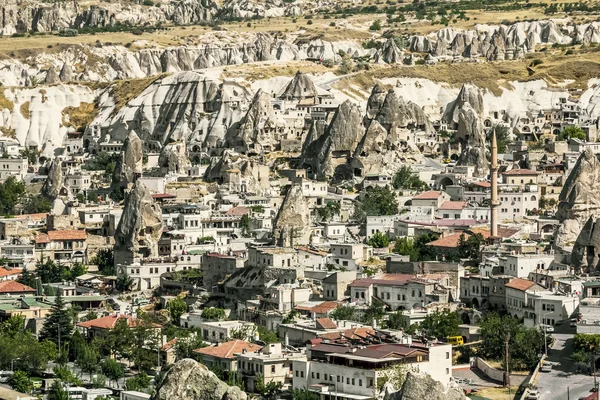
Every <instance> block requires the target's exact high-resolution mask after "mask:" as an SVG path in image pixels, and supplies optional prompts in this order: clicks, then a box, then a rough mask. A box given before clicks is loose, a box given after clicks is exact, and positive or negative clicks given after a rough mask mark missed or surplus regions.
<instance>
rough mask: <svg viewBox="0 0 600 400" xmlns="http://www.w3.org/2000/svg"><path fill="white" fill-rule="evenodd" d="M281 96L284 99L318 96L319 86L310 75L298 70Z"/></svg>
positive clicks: (314, 97)
mask: <svg viewBox="0 0 600 400" xmlns="http://www.w3.org/2000/svg"><path fill="white" fill-rule="evenodd" d="M279 98H281V99H284V100H303V99H308V98H313V99H315V100H316V98H317V87H316V86H315V83H314V82H313V81H312V79H310V77H309V76H308V75H306V74H304V73H302V72H301V71H298V72H296V75H295V76H294V77H293V78H292V80H291V81H290V83H288V85H287V86H286V87H285V89H284V91H283V93H281V95H280V96H279Z"/></svg>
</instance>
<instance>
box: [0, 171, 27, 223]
mask: <svg viewBox="0 0 600 400" xmlns="http://www.w3.org/2000/svg"><path fill="white" fill-rule="evenodd" d="M24 196H25V184H24V183H23V182H21V181H19V180H17V178H16V177H14V176H9V177H8V178H6V180H5V181H4V182H3V183H0V213H2V214H3V215H10V214H14V213H15V212H14V208H15V206H16V205H17V204H20V203H21V200H22V199H23V198H24Z"/></svg>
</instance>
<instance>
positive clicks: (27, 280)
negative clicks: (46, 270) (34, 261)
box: [17, 267, 37, 288]
mask: <svg viewBox="0 0 600 400" xmlns="http://www.w3.org/2000/svg"><path fill="white" fill-rule="evenodd" d="M17 281H18V282H19V283H22V284H23V285H26V286H29V287H31V288H35V287H36V286H37V285H36V281H37V278H36V276H35V275H34V274H32V273H31V272H30V271H29V270H28V269H27V267H24V268H23V271H22V272H21V276H20V277H19V279H17Z"/></svg>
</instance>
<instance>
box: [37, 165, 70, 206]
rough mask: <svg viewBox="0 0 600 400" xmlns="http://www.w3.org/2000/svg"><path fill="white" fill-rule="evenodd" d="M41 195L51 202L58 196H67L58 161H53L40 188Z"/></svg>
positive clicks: (67, 190)
mask: <svg viewBox="0 0 600 400" xmlns="http://www.w3.org/2000/svg"><path fill="white" fill-rule="evenodd" d="M42 194H43V195H44V196H46V197H47V198H49V199H51V200H55V199H57V198H58V197H60V196H63V197H67V196H68V194H69V189H68V188H67V187H66V183H65V179H64V177H63V171H62V167H61V161H60V160H59V159H55V160H54V161H53V162H52V165H51V166H50V170H49V171H48V176H47V177H46V182H44V186H43V187H42Z"/></svg>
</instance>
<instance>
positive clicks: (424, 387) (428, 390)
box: [383, 372, 466, 400]
mask: <svg viewBox="0 0 600 400" xmlns="http://www.w3.org/2000/svg"><path fill="white" fill-rule="evenodd" d="M423 399H427V400H466V397H465V395H464V393H463V390H462V388H461V387H460V386H454V385H452V384H451V385H449V386H448V387H445V386H444V385H443V384H442V383H440V382H438V381H436V380H435V379H433V378H432V377H431V375H429V374H425V373H418V372H409V373H408V374H407V375H406V379H405V381H404V383H403V384H402V388H401V389H400V390H399V391H397V392H394V393H391V394H389V393H386V394H385V395H384V397H383V400H423Z"/></svg>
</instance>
